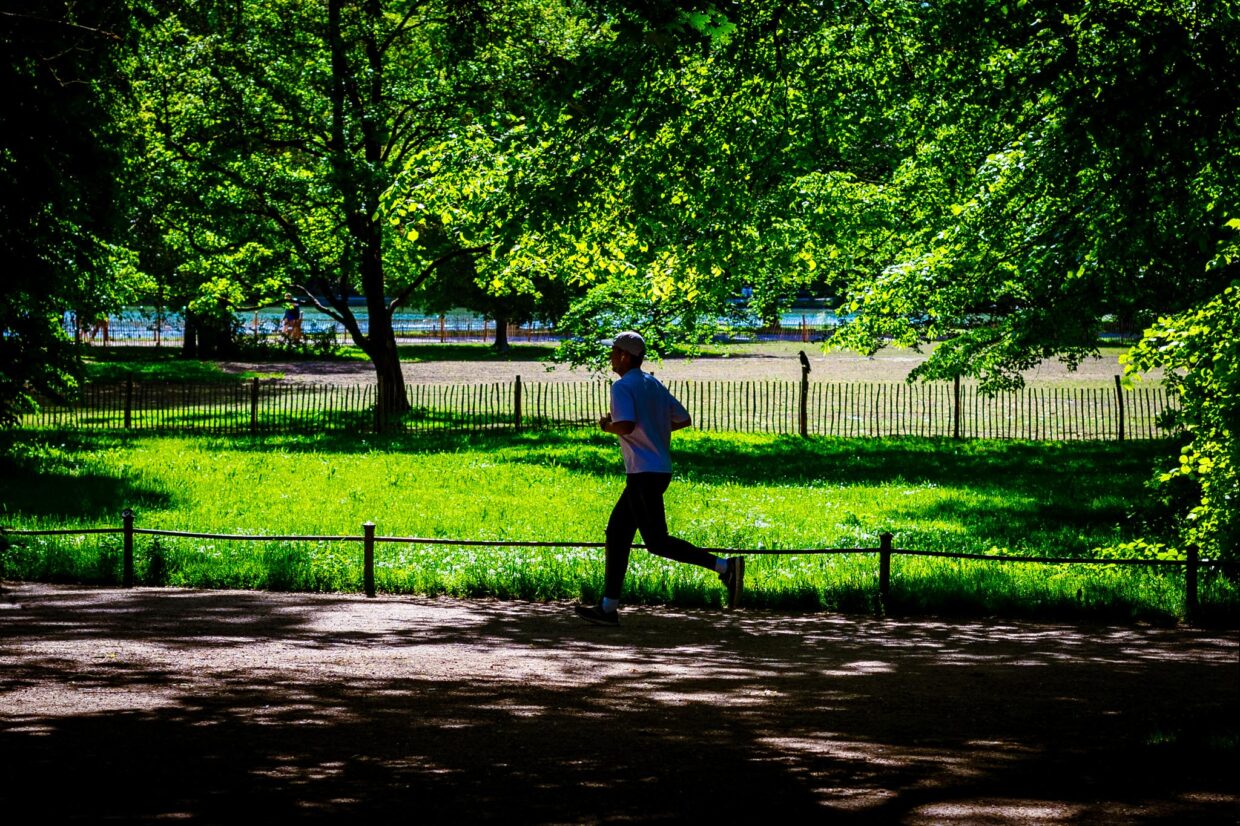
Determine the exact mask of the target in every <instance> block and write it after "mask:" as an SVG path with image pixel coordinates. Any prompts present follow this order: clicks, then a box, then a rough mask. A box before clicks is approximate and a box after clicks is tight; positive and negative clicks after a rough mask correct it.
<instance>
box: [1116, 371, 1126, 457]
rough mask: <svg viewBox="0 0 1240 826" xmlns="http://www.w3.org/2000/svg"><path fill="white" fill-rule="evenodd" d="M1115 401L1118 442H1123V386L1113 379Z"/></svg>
mask: <svg viewBox="0 0 1240 826" xmlns="http://www.w3.org/2000/svg"><path fill="white" fill-rule="evenodd" d="M1115 401H1116V403H1117V404H1118V405H1119V440H1120V441H1121V442H1122V441H1124V385H1123V383H1122V382H1121V381H1120V378H1119V376H1116V377H1115Z"/></svg>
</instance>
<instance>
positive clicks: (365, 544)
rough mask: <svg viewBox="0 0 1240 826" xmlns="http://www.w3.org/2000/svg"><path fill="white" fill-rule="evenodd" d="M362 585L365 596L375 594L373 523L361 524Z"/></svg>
mask: <svg viewBox="0 0 1240 826" xmlns="http://www.w3.org/2000/svg"><path fill="white" fill-rule="evenodd" d="M362 587H363V588H364V589H365V591H366V596H368V597H373V596H374V595H375V523H374V522H365V523H363V524H362Z"/></svg>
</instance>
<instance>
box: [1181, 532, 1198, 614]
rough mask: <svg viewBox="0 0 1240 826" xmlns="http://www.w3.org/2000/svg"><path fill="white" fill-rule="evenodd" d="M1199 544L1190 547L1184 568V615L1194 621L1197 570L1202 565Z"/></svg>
mask: <svg viewBox="0 0 1240 826" xmlns="http://www.w3.org/2000/svg"><path fill="white" fill-rule="evenodd" d="M1199 553H1200V551H1199V550H1198V548H1197V544H1196V543H1193V544H1191V545H1189V546H1188V562H1187V564H1186V565H1185V566H1184V613H1185V614H1186V615H1187V616H1188V619H1189V621H1192V620H1193V619H1194V618H1196V616H1197V608H1198V606H1197V568H1198V565H1199V564H1200V559H1199Z"/></svg>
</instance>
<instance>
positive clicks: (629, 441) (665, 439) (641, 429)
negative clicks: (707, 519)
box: [611, 369, 689, 473]
mask: <svg viewBox="0 0 1240 826" xmlns="http://www.w3.org/2000/svg"><path fill="white" fill-rule="evenodd" d="M611 420H612V421H613V422H633V424H634V428H633V432H632V433H630V434H628V435H627V436H621V437H620V452H621V453H622V454H623V455H624V470H625V472H626V473H671V472H672V454H671V444H672V422H687V421H689V412H688V411H687V410H685V408H684V405H682V404H681V403H680V402H678V401H676V398H675V397H674V396H672V394H671V393H669V392H667V388H666V387H664V386H663V385H662V384H661V383H660V382H659V380H658V379H656V378H655V377H654V376H652V375H650V374H649V373H645V372H643V371H641V370H637V369H634V370H630V371H629V372H627V373H625V374H624V375H623V376H621V377H620V378H619V379H617V380H616V381H615V382H613V383H612V385H611Z"/></svg>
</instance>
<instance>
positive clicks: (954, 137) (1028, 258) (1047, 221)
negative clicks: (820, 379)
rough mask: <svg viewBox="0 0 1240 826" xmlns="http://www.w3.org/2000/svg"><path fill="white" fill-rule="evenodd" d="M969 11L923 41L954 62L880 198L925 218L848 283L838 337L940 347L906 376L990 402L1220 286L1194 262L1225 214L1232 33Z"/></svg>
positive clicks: (1238, 133)
mask: <svg viewBox="0 0 1240 826" xmlns="http://www.w3.org/2000/svg"><path fill="white" fill-rule="evenodd" d="M975 5H976V6H977V8H975V9H973V11H974V14H975V19H979V20H981V24H980V25H974V26H963V25H958V24H960V23H963V22H964V21H963V20H962V19H955V15H954V14H953V13H951V12H950V11H945V12H944V13H943V15H942V17H941V18H939V19H937V20H936V19H933V18H932V17H927V18H926V19H925V20H924V21H923V23H922V25H921V27H920V31H919V38H920V39H922V40H923V41H924V42H925V43H926V45H927V46H928V45H929V44H930V43H934V44H936V45H937V46H938V47H939V49H940V50H941V51H945V52H946V54H948V55H950V60H951V61H953V63H954V64H955V65H954V66H948V65H943V66H941V67H940V68H939V69H938V70H937V71H935V72H934V75H935V77H936V78H937V79H938V82H939V83H940V84H941V88H940V91H939V94H938V100H937V101H936V102H935V108H936V109H938V110H939V114H938V115H936V116H932V117H931V119H929V120H928V121H927V122H926V128H925V129H923V130H922V132H921V134H920V136H919V138H918V141H917V145H916V149H915V152H914V154H913V155H912V156H911V157H910V158H909V160H908V162H907V173H906V175H905V179H904V180H898V181H894V182H893V184H894V185H893V186H892V187H891V188H890V194H891V196H893V197H897V198H900V199H901V200H906V201H907V202H908V203H920V218H919V220H918V221H917V222H916V223H915V224H914V225H912V226H910V228H909V233H908V235H907V243H906V244H905V246H904V249H902V250H901V251H900V252H899V253H898V255H896V256H895V257H893V258H892V259H891V260H890V261H889V262H888V263H887V265H886V266H885V267H883V268H882V269H881V270H877V271H871V272H869V273H863V274H861V275H860V277H858V278H856V279H854V281H853V285H852V296H853V300H852V309H853V310H854V311H856V312H857V313H859V315H860V318H859V320H858V322H857V323H856V324H855V325H853V327H852V328H851V329H850V330H849V331H848V332H847V334H846V335H845V336H844V337H843V339H842V341H843V342H844V343H847V344H850V345H853V346H856V347H860V348H862V349H866V350H871V349H873V348H875V347H877V346H880V345H881V344H882V343H883V341H885V340H887V339H894V340H895V341H897V342H900V343H904V344H917V343H919V342H924V341H928V340H934V339H939V338H943V337H947V340H946V341H944V342H943V343H942V344H940V345H939V346H938V347H937V348H936V349H935V351H934V353H933V354H932V356H931V358H930V359H929V361H927V362H926V363H925V364H924V365H923V366H922V367H920V368H919V369H918V370H917V371H915V372H916V375H918V376H921V377H924V378H945V377H950V376H955V375H970V376H975V377H977V378H979V379H981V380H982V382H983V385H984V386H985V387H987V388H990V389H998V388H1003V387H1011V386H1017V385H1019V384H1020V375H1019V372H1020V371H1021V370H1022V369H1025V368H1028V367H1032V366H1033V365H1035V364H1036V363H1038V362H1039V361H1041V360H1042V359H1044V358H1048V357H1061V358H1063V359H1065V360H1066V361H1067V362H1068V363H1069V364H1075V363H1078V362H1079V361H1080V360H1081V359H1082V358H1084V357H1086V356H1087V355H1090V354H1092V353H1094V352H1096V343H1097V341H1098V339H1099V334H1100V333H1101V331H1102V329H1103V324H1104V323H1105V322H1106V320H1107V319H1118V320H1120V321H1124V322H1128V323H1129V324H1130V325H1131V324H1138V325H1139V324H1141V323H1142V322H1143V321H1148V320H1150V319H1152V317H1153V316H1154V315H1156V314H1160V313H1166V312H1175V311H1177V310H1179V309H1181V308H1185V307H1188V306H1192V305H1194V304H1196V303H1198V302H1201V301H1204V300H1207V299H1208V298H1209V297H1210V296H1213V295H1217V294H1218V293H1219V292H1220V291H1221V290H1222V288H1223V287H1224V286H1225V285H1226V283H1227V282H1228V280H1229V279H1230V277H1231V276H1230V275H1229V274H1227V273H1226V272H1225V271H1224V270H1222V269H1213V270H1212V269H1207V267H1206V266H1205V265H1206V262H1207V261H1208V260H1209V259H1210V257H1211V255H1212V254H1213V250H1214V249H1215V247H1216V245H1217V243H1218V242H1219V240H1220V237H1221V233H1222V227H1221V224H1220V222H1219V221H1218V220H1217V219H1215V218H1213V217H1212V216H1214V215H1217V214H1220V213H1225V212H1227V211H1231V212H1233V213H1234V211H1235V207H1236V206H1237V200H1236V199H1237V197H1238V196H1237V193H1236V190H1235V187H1234V181H1235V180H1237V178H1238V173H1240V156H1238V155H1237V154H1236V153H1235V151H1234V146H1236V144H1237V139H1238V138H1240V121H1238V119H1237V106H1238V104H1240V83H1237V80H1238V79H1240V46H1238V45H1237V44H1240V39H1238V35H1240V27H1238V24H1237V20H1236V18H1235V16H1234V14H1233V13H1232V11H1231V6H1230V5H1229V4H1224V3H1204V4H1201V3H1180V2H1174V3H1162V2H1159V3H1152V2H1150V3H1146V2H1137V1H1136V0H1134V1H1133V2H1123V3H1111V2H1092V0H1085V1H1084V2H1060V3H1054V4H1046V3H1030V4H1027V5H1022V4H1020V3H1003V2H989V3H978V4H975ZM961 13H962V12H961ZM924 51H925V52H926V53H929V51H930V50H929V49H925V50H924ZM922 181H931V182H933V186H932V188H930V189H929V190H923V189H921V187H922V183H921V182H922ZM923 194H928V195H931V196H934V200H932V201H927V200H926V199H925V198H920V199H919V197H918V196H919V195H923Z"/></svg>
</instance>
